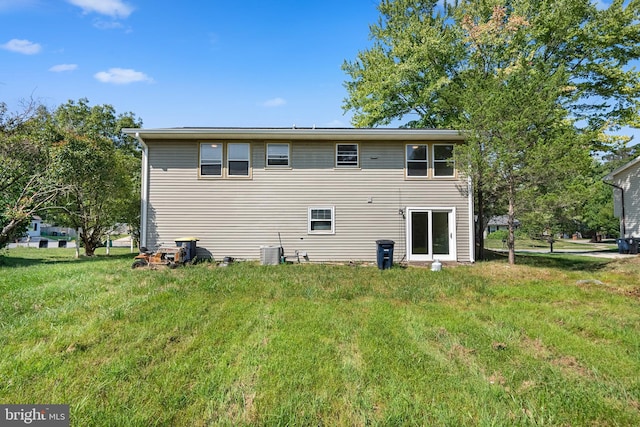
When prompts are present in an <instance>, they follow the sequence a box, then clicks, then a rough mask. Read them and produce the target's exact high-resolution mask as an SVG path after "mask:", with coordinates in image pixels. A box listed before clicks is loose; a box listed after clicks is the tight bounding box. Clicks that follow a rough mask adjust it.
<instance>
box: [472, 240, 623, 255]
mask: <svg viewBox="0 0 640 427" xmlns="http://www.w3.org/2000/svg"><path fill="white" fill-rule="evenodd" d="M585 242H586V240H578V241H576V240H572V239H556V240H554V242H553V249H554V250H570V251H576V252H582V251H594V250H598V251H617V249H618V245H617V243H616V242H615V240H612V241H603V242H601V243H589V244H587V243H585ZM484 244H485V247H486V248H488V249H494V250H500V249H506V243H504V242H503V241H502V240H501V239H485V241H484ZM530 249H535V250H546V251H549V249H550V245H549V242H548V241H546V240H544V239H529V238H521V237H520V238H516V250H530Z"/></svg>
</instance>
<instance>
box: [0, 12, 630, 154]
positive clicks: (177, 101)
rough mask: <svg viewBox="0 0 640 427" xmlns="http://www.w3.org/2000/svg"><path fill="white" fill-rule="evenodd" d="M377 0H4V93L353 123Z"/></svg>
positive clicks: (235, 123) (209, 122)
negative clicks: (350, 104) (346, 67)
mask: <svg viewBox="0 0 640 427" xmlns="http://www.w3.org/2000/svg"><path fill="white" fill-rule="evenodd" d="M609 2H610V1H609V0H598V2H597V3H598V6H599V7H601V8H603V7H606V5H607V3H609ZM377 5H378V0H306V1H305V0H299V1H293V0H275V1H270V2H267V1H255V0H244V1H222V0H204V1H194V0H182V1H169V0H0V102H5V103H6V104H7V105H8V106H9V109H10V111H18V110H19V106H20V102H21V101H23V100H28V99H30V98H33V99H34V100H36V101H38V102H41V103H43V104H45V105H47V106H49V107H51V108H55V107H56V106H58V105H60V104H63V103H65V102H67V101H68V100H78V99H80V98H87V99H89V102H90V104H91V105H96V104H110V105H112V106H113V107H114V108H115V109H116V111H117V112H118V113H125V112H132V113H134V114H135V115H136V117H138V118H141V119H142V121H143V127H145V128H166V127H187V126H188V127H193V126H196V127H198V126H202V127H210V126H211V127H291V126H297V127H312V126H317V127H350V126H351V113H350V112H347V113H346V114H345V112H344V111H343V109H342V105H343V101H344V99H345V98H346V96H347V92H346V89H345V88H344V82H345V81H346V80H347V77H348V76H347V75H346V74H345V72H344V71H343V70H342V69H341V67H342V65H343V63H344V61H345V60H347V61H353V60H355V59H356V56H357V54H358V52H359V51H362V50H365V49H367V48H368V47H369V46H370V45H371V41H370V39H369V26H370V25H371V24H374V23H376V22H378V19H379V13H378V10H377ZM393 125H395V126H397V125H398V123H395V122H394V123H392V126H393ZM621 133H623V134H627V135H634V143H637V142H638V141H639V140H640V131H638V130H637V129H636V130H630V129H624V130H623V131H622V132H621Z"/></svg>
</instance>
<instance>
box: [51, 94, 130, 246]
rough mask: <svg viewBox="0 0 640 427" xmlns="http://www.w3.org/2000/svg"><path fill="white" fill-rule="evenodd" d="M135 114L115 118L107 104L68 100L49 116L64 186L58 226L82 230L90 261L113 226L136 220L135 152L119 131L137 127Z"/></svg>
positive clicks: (55, 160)
mask: <svg viewBox="0 0 640 427" xmlns="http://www.w3.org/2000/svg"><path fill="white" fill-rule="evenodd" d="M140 124H141V123H140V121H138V120H136V119H135V117H134V116H133V114H131V113H128V114H124V115H116V113H115V110H114V108H113V107H112V106H110V105H98V106H93V107H90V106H89V104H88V100H86V99H80V100H79V101H78V102H77V103H76V102H74V101H69V102H67V103H66V104H64V105H61V106H60V107H58V108H57V109H56V110H55V112H54V113H53V117H52V121H51V129H52V131H53V133H54V143H53V146H54V148H53V164H52V167H53V170H54V171H55V174H56V178H57V180H58V182H60V183H64V184H65V185H66V187H67V191H65V193H64V195H63V196H62V197H59V198H58V206H59V208H60V211H59V213H58V215H57V218H56V219H57V221H58V222H60V223H61V224H64V225H67V226H70V227H74V228H76V229H79V230H80V239H81V240H82V244H83V246H84V249H85V254H86V255H87V256H91V255H93V254H94V251H95V249H96V247H98V246H99V245H100V242H101V241H102V239H103V238H104V236H105V234H107V233H109V232H110V231H112V230H113V229H114V227H115V226H116V225H117V224H119V223H122V222H126V221H134V216H135V217H137V215H134V214H133V213H132V212H133V211H134V207H133V206H134V205H135V206H136V207H135V209H137V210H139V206H140V205H139V198H138V197H139V196H134V194H139V191H138V189H139V179H138V178H136V177H139V173H138V172H137V171H138V170H139V168H140V162H139V153H138V152H137V150H136V143H135V140H133V138H131V137H129V136H126V135H124V134H122V132H121V129H122V128H123V127H139V126H140Z"/></svg>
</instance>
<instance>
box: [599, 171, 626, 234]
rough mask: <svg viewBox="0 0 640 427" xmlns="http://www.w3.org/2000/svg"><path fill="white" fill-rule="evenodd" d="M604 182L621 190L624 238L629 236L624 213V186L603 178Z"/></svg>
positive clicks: (621, 221) (621, 222)
mask: <svg viewBox="0 0 640 427" xmlns="http://www.w3.org/2000/svg"><path fill="white" fill-rule="evenodd" d="M602 182H604V183H605V184H607V185H610V186H612V187H613V188H616V189H618V190H620V203H621V204H622V212H621V213H622V218H621V220H620V224H621V225H622V236H621V237H622V238H625V237H627V226H626V223H625V215H624V188H622V187H620V186H619V185H617V184H614V183H612V182H607V181H605V180H602Z"/></svg>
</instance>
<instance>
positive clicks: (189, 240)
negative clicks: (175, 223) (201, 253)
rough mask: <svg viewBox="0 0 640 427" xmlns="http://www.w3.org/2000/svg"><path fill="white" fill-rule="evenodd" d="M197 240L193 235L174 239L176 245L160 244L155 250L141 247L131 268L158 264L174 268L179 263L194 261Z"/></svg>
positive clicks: (156, 265)
mask: <svg viewBox="0 0 640 427" xmlns="http://www.w3.org/2000/svg"><path fill="white" fill-rule="evenodd" d="M197 241H198V239H197V238H195V237H185V238H181V239H176V246H165V245H160V247H159V248H158V250H156V251H155V252H151V251H149V250H147V248H144V247H142V248H140V254H139V255H138V256H136V257H135V258H134V261H133V264H132V265H131V268H141V267H152V268H153V267H158V266H166V267H169V268H176V267H178V266H180V265H185V264H191V263H194V262H195V261H196V242H197Z"/></svg>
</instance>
